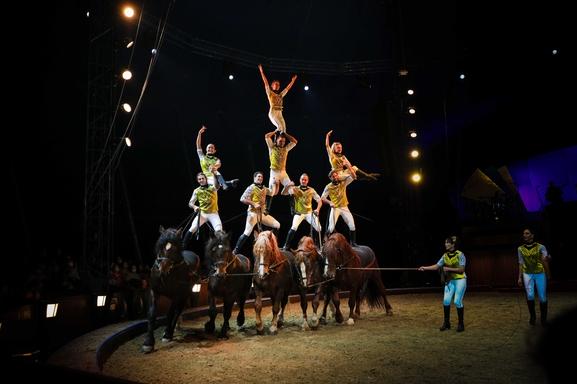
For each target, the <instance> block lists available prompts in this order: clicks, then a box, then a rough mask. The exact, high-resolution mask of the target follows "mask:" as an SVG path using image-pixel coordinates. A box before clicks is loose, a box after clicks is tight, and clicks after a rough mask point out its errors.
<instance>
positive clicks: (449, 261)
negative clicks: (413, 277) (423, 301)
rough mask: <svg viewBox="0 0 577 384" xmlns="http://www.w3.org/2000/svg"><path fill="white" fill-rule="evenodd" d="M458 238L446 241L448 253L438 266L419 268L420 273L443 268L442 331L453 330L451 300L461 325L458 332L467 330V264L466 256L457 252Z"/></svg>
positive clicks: (458, 326)
mask: <svg viewBox="0 0 577 384" xmlns="http://www.w3.org/2000/svg"><path fill="white" fill-rule="evenodd" d="M456 247H457V236H451V237H448V238H446V239H445V250H446V252H445V253H444V254H443V256H441V258H440V259H439V261H437V264H433V265H429V266H422V267H419V271H436V270H439V269H440V268H442V275H443V276H444V280H445V295H444V297H443V312H444V321H443V325H441V328H439V330H440V331H445V330H447V329H451V321H450V319H451V300H453V301H454V303H455V307H457V315H458V316H459V324H458V325H457V332H463V331H464V330H465V323H464V316H465V307H464V306H463V297H464V296H465V291H466V290H467V275H466V274H465V264H466V262H467V260H466V258H465V254H464V253H463V252H461V251H459V250H457V248H456Z"/></svg>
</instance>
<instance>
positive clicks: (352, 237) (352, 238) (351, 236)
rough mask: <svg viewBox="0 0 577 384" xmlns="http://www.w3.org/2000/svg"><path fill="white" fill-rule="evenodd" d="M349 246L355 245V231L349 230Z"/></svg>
mask: <svg viewBox="0 0 577 384" xmlns="http://www.w3.org/2000/svg"><path fill="white" fill-rule="evenodd" d="M350 238H351V239H350V240H351V247H356V246H357V231H350Z"/></svg>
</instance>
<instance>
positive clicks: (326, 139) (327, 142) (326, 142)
mask: <svg viewBox="0 0 577 384" xmlns="http://www.w3.org/2000/svg"><path fill="white" fill-rule="evenodd" d="M332 133H333V131H332V129H331V130H330V131H328V132H327V135H326V136H325V147H326V149H327V155H329V160H330V158H331V142H330V137H331V135H332Z"/></svg>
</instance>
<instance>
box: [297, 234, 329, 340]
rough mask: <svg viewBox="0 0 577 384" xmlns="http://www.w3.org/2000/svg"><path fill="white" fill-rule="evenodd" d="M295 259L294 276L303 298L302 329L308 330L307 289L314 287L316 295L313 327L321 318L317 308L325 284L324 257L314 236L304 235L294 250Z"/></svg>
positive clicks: (316, 325)
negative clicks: (318, 315) (317, 246)
mask: <svg viewBox="0 0 577 384" xmlns="http://www.w3.org/2000/svg"><path fill="white" fill-rule="evenodd" d="M292 261H293V276H294V277H295V280H296V281H295V283H296V284H295V285H296V286H297V288H298V292H299V295H300V299H301V309H302V311H303V324H302V329H303V330H308V329H309V323H308V319H307V305H308V303H307V291H308V290H309V289H310V288H314V291H315V295H314V298H313V302H312V305H313V317H312V321H311V327H312V328H317V327H318V325H319V320H318V317H317V309H318V307H319V299H320V295H321V293H322V292H323V291H324V289H323V284H324V283H325V280H324V278H323V265H324V259H323V257H322V256H321V255H320V254H319V252H318V251H317V248H316V247H315V243H314V241H313V239H312V237H309V236H303V237H302V238H301V239H300V241H299V244H298V247H297V249H296V250H295V251H294V260H292Z"/></svg>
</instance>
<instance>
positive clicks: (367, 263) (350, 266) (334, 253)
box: [321, 232, 393, 325]
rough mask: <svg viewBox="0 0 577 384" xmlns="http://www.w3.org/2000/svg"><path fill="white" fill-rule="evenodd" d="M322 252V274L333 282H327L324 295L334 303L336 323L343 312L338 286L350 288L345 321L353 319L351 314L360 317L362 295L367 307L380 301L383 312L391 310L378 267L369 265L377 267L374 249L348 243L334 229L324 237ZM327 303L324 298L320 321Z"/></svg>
mask: <svg viewBox="0 0 577 384" xmlns="http://www.w3.org/2000/svg"><path fill="white" fill-rule="evenodd" d="M323 255H324V256H325V257H326V259H327V266H326V268H325V277H327V278H331V279H333V278H334V281H333V283H332V284H331V285H330V286H329V288H331V292H330V293H328V294H327V296H332V300H333V303H334V305H335V320H336V321H337V322H338V323H342V322H343V315H342V313H341V311H340V309H339V304H340V301H339V292H338V289H349V292H350V293H349V318H348V320H347V324H349V325H353V324H354V323H355V320H354V319H355V317H356V318H359V317H360V315H361V308H360V305H361V301H362V299H364V298H365V297H366V299H367V301H368V304H369V307H370V308H379V307H380V308H382V307H383V305H384V307H385V311H386V313H387V315H392V314H393V309H392V307H391V304H389V301H388V300H387V295H386V290H385V286H384V284H383V281H382V280H381V275H380V271H379V270H374V269H373V270H371V269H370V268H378V267H379V263H378V261H377V258H376V256H375V253H374V252H373V250H372V249H371V248H369V247H367V246H364V245H359V246H355V247H351V245H350V244H349V243H348V242H347V240H346V238H345V237H344V236H343V235H342V234H340V233H338V232H335V233H333V234H332V235H330V236H329V238H328V239H327V240H326V241H325V244H324V245H323ZM365 268H366V269H365ZM334 288H338V289H334ZM327 306H328V300H325V304H324V308H323V314H322V317H321V322H326V320H325V319H326V310H327ZM353 312H354V313H353ZM355 315H356V316H355Z"/></svg>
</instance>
